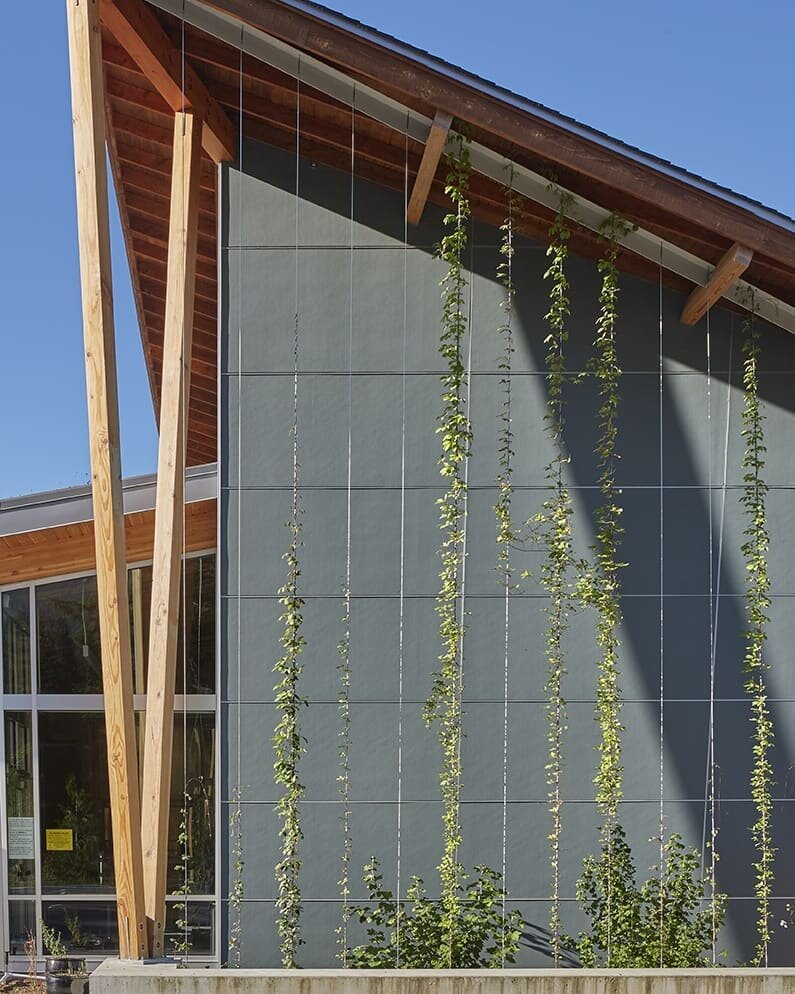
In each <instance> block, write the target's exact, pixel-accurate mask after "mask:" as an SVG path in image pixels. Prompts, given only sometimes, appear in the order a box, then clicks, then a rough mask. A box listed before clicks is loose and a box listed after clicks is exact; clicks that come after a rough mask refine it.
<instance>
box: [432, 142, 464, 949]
mask: <svg viewBox="0 0 795 994" xmlns="http://www.w3.org/2000/svg"><path fill="white" fill-rule="evenodd" d="M447 162H448V169H449V171H448V174H447V182H446V187H445V189H446V192H447V195H448V196H449V197H450V199H451V201H452V203H453V210H452V211H451V212H450V213H448V214H447V215H446V216H445V226H446V228H447V232H446V234H445V236H444V237H443V238H442V241H441V244H440V248H439V256H440V258H441V260H442V261H443V262H444V263H445V264H446V266H447V272H446V274H445V276H444V279H443V280H442V283H441V287H442V305H443V306H442V328H441V334H440V345H439V351H440V354H441V356H442V358H443V359H444V361H445V363H446V364H447V370H446V372H445V374H444V376H443V377H442V412H441V414H440V415H439V418H438V425H437V428H436V431H437V434H438V435H439V436H440V438H441V443H442V454H441V456H440V458H439V471H440V473H441V475H442V477H443V478H444V480H445V481H446V484H447V490H446V492H445V494H444V495H443V496H442V497H440V498H439V500H438V501H437V503H438V506H439V519H440V520H439V527H440V529H441V531H442V542H441V547H440V550H439V556H440V558H441V563H442V565H441V569H440V571H439V584H440V585H439V593H438V596H437V598H436V611H437V614H438V616H439V634H440V636H441V642H442V651H441V653H440V655H439V669H438V672H437V673H436V674H435V675H434V681H433V686H432V688H431V693H430V695H429V697H428V700H427V702H426V704H425V708H424V715H425V719H426V721H428V722H429V723H430V722H438V737H439V745H440V746H441V750H442V768H441V772H440V774H439V785H440V788H441V795H442V806H443V831H442V859H441V862H440V864H439V879H440V884H441V908H442V919H441V920H442V932H443V935H444V937H445V949H446V950H447V953H448V959H450V960H451V961H452V957H453V943H454V940H455V933H456V930H457V929H458V927H459V924H460V916H461V886H460V883H461V865H460V863H459V861H458V849H459V846H460V844H461V820H460V800H461V679H462V675H461V664H460V653H461V649H462V643H463V638H464V619H463V610H461V613H460V614H459V606H460V598H461V583H462V573H463V567H464V556H465V548H464V521H465V516H466V501H467V484H466V474H465V466H466V460H467V459H468V457H469V454H470V448H471V443H472V429H471V425H470V422H469V417H468V415H467V410H466V398H465V388H466V383H467V374H466V366H465V363H464V358H463V343H464V338H465V336H466V332H467V324H468V321H467V311H466V306H465V293H466V288H467V280H466V276H465V274H464V266H463V254H464V249H465V248H466V244H467V227H468V224H467V222H468V220H469V216H470V208H469V201H468V199H467V188H468V185H469V175H470V163H469V152H468V149H467V147H466V144H465V141H464V139H463V138H462V137H461V136H458V137H457V144H456V146H455V148H454V149H453V151H452V153H451V154H450V155H449V156H448V159H447Z"/></svg>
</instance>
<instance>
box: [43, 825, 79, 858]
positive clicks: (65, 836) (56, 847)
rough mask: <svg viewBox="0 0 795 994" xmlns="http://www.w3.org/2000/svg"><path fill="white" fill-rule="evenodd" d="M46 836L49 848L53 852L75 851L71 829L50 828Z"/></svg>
mask: <svg viewBox="0 0 795 994" xmlns="http://www.w3.org/2000/svg"><path fill="white" fill-rule="evenodd" d="M45 835H46V837H47V848H48V849H49V850H50V851H52V852H71V851H72V850H73V849H74V838H73V835H72V829H71V828H48V829H47V830H46V832H45Z"/></svg>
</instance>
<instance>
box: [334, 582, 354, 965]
mask: <svg viewBox="0 0 795 994" xmlns="http://www.w3.org/2000/svg"><path fill="white" fill-rule="evenodd" d="M343 605H344V608H343V609H344V612H345V613H344V614H343V616H342V624H343V633H342V638H341V639H340V641H339V643H338V645H337V653H338V655H339V663H337V672H338V673H339V691H338V693H337V711H338V714H339V719H340V730H339V733H338V740H337V757H338V760H339V773H338V774H337V783H338V784H339V794H340V801H341V802H342V815H341V816H340V818H341V821H342V855H341V856H340V879H339V880H338V881H337V884H338V886H339V889H340V897H341V898H342V922H341V924H340V925H339V927H338V928H337V947H338V949H337V958H338V959H339V960H340V961H341V962H342V965H343V967H345V966H347V965H348V919H349V918H350V907H349V901H350V895H351V887H350V881H351V873H350V871H351V850H352V848H353V840H352V838H351V801H350V777H351V767H350V753H351V658H350V654H351V591H350V587H349V586H348V583H347V580H346V583H345V586H344V588H343Z"/></svg>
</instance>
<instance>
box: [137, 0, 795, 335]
mask: <svg viewBox="0 0 795 994" xmlns="http://www.w3.org/2000/svg"><path fill="white" fill-rule="evenodd" d="M151 2H152V3H153V4H154V6H156V7H159V8H160V9H161V10H165V11H167V12H168V13H170V14H174V15H175V16H184V18H185V20H186V21H187V23H189V24H191V25H193V26H194V27H197V28H199V29H201V30H202V31H206V32H207V33H208V34H211V35H213V36H214V37H216V38H218V39H220V40H221V41H225V42H227V43H228V44H230V45H234V47H235V48H238V47H239V45H240V26H239V22H238V21H237V20H236V19H235V18H233V17H231V16H230V15H228V14H223V13H220V12H219V11H215V10H210V9H209V8H207V7H205V6H203V5H202V4H200V3H197V2H196V0H151ZM244 44H245V52H246V54H247V55H251V56H252V57H253V58H255V59H258V60H259V61H260V62H264V63H265V64H266V65H269V66H272V67H273V68H274V69H279V70H281V71H282V72H284V73H286V74H287V75H289V76H294V77H296V78H297V79H300V81H301V82H302V83H304V84H305V85H307V86H311V87H313V88H314V89H316V90H319V91H320V92H322V93H325V94H327V95H328V96H331V97H334V98H335V99H336V100H339V101H340V102H341V103H345V104H348V105H350V106H352V105H353V103H354V88H355V103H356V110H357V111H358V112H359V113H362V114H364V115H366V116H367V117H371V118H372V119H373V120H375V121H378V122H380V123H381V124H385V125H387V127H390V128H392V129H394V130H395V131H398V132H399V133H400V134H404V133H408V134H409V135H410V137H412V138H414V139H416V140H417V141H419V142H423V143H424V142H425V141H426V139H427V137H428V132H429V130H430V127H431V124H432V122H431V120H430V118H427V117H425V116H424V115H422V114H417V113H416V112H414V111H412V110H409V109H408V108H406V107H405V106H403V105H402V104H400V103H398V102H397V101H396V100H392V99H391V98H390V97H387V96H385V95H384V94H382V93H379V92H378V91H377V90H374V89H372V88H370V87H368V86H365V85H364V84H362V83H360V82H356V83H354V80H353V79H351V78H350V77H348V76H346V75H345V74H344V73H343V72H340V70H338V69H334V68H332V67H331V66H327V65H325V64H324V63H322V62H320V61H319V60H318V59H315V58H313V57H312V56H311V55H307V54H305V53H303V52H299V51H298V50H297V49H295V48H293V47H292V46H291V45H288V44H286V43H285V42H283V41H279V40H278V39H276V38H272V37H271V36H270V35H268V34H266V33H265V32H263V31H259V30H258V29H256V28H253V27H251V26H250V25H249V26H247V31H246V35H245V39H244ZM407 125H408V127H407ZM457 137H458V136H457V135H456V134H455V132H453V131H451V132H450V137H449V140H450V141H454V140H456V139H457ZM468 148H469V152H470V160H471V165H472V169H473V170H474V171H475V172H478V173H481V174H482V175H484V176H488V177H490V178H491V179H494V180H497V181H498V182H499V183H502V184H504V183H505V182H506V181H507V177H508V176H509V175H512V176H513V189H514V190H515V192H516V193H518V194H520V195H521V196H523V197H527V198H528V199H529V200H534V201H535V202H536V203H539V204H542V205H543V206H545V207H549V208H550V209H552V210H554V209H555V206H556V203H557V198H558V197H559V196H560V192H561V191H562V192H567V193H568V192H569V191H565V190H563V188H557V189H556V190H550V185H549V180H548V179H546V178H545V177H543V176H540V175H539V174H538V173H535V172H533V171H532V170H531V169H527V168H525V167H524V166H521V165H518V164H517V163H513V162H511V161H510V160H509V159H507V158H505V157H504V156H503V155H500V154H499V153H498V152H495V151H493V150H492V149H490V148H487V147H486V146H485V145H481V144H479V143H478V142H471V143H469V145H468ZM572 197H573V200H572V208H571V212H570V213H571V218H572V220H573V221H575V222H576V223H577V224H579V225H581V226H582V227H585V228H588V229H590V230H591V231H596V232H598V231H599V229H600V226H601V225H602V224H604V222H605V221H606V220H607V219H608V218H609V217H610V214H611V212H610V211H609V210H606V209H605V208H604V207H600V206H599V205H598V204H595V203H593V202H592V201H590V200H586V199H585V198H583V197H579V196H574V195H573V194H572ZM618 241H619V243H620V244H621V245H623V246H624V247H626V248H627V249H629V250H630V251H631V252H634V253H635V254H636V255H639V256H642V257H643V258H644V259H648V260H649V261H651V262H654V263H658V262H659V263H660V264H661V265H662V266H663V268H664V269H666V270H668V271H669V272H672V273H676V274H677V275H679V276H683V277H684V278H685V279H688V280H690V281H691V282H692V283H696V284H697V285H699V286H705V285H706V284H707V283H708V282H709V279H710V277H711V276H712V273H713V270H714V268H715V267H714V265H713V264H712V263H709V262H706V261H705V260H704V259H700V258H699V257H698V256H696V255H693V254H692V253H691V252H687V251H686V250H685V249H682V248H679V246H678V245H674V244H673V243H671V242H668V241H666V240H665V239H662V238H659V237H658V236H657V235H654V234H652V233H651V232H649V231H645V230H643V229H642V228H638V229H636V230H635V231H632V232H630V233H628V234H626V235H622V236H621V237H620V238H619V239H618ZM751 291H753V293H754V294H755V302H756V315H757V317H760V318H762V319H763V320H765V321H768V322H770V324H774V325H777V326H778V327H780V328H784V329H785V330H786V331H789V332H791V333H793V334H795V306H793V305H791V304H788V303H786V302H785V301H783V300H779V299H778V298H776V297H774V296H773V294H771V293H767V292H766V291H764V290H761V289H759V288H758V287H754V286H753V285H752V284H750V283H747V282H746V281H745V280H737V281H736V282H735V284H734V285H733V286H732V287H730V288H729V289H728V290H727V291H726V294H725V295H724V296H725V297H727V298H728V299H730V300H731V301H732V302H733V303H735V304H737V305H738V306H739V307H742V308H743V309H744V310H748V299H749V296H748V295H749V293H750V292H751Z"/></svg>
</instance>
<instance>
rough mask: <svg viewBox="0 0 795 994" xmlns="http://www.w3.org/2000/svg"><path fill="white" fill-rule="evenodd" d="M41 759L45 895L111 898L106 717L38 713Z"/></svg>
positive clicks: (42, 851) (43, 885) (96, 714)
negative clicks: (108, 896) (87, 895)
mask: <svg viewBox="0 0 795 994" xmlns="http://www.w3.org/2000/svg"><path fill="white" fill-rule="evenodd" d="M39 757H40V763H39V783H40V791H41V831H40V839H41V853H42V863H41V867H42V869H41V873H42V891H43V893H45V894H52V893H59V892H60V893H64V892H67V891H72V892H77V893H112V892H113V888H114V878H113V845H112V838H111V825H110V799H109V788H108V762H107V754H106V751H105V716H104V715H102V714H98V713H94V714H80V713H77V712H75V713H72V714H53V713H49V712H42V713H40V714H39Z"/></svg>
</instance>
